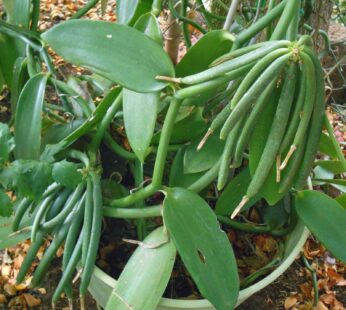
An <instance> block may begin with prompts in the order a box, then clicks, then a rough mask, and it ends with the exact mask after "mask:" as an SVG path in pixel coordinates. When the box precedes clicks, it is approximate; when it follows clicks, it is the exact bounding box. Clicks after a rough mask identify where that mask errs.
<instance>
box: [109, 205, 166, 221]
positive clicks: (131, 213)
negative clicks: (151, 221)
mask: <svg viewBox="0 0 346 310" xmlns="http://www.w3.org/2000/svg"><path fill="white" fill-rule="evenodd" d="M103 215H104V216H106V217H113V218H122V219H141V218H147V217H158V216H162V206H152V207H146V208H141V209H137V208H136V209H127V208H110V207H103Z"/></svg>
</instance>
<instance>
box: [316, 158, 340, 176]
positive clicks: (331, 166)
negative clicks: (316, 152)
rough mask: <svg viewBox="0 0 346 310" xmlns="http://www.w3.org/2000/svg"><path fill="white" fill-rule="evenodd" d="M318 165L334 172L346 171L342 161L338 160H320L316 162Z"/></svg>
mask: <svg viewBox="0 0 346 310" xmlns="http://www.w3.org/2000/svg"><path fill="white" fill-rule="evenodd" d="M315 165H316V166H319V167H322V168H323V169H325V170H327V171H330V172H331V173H333V174H340V173H344V172H346V171H345V169H344V168H343V166H342V163H341V162H340V161H338V160H318V161H316V162H315Z"/></svg>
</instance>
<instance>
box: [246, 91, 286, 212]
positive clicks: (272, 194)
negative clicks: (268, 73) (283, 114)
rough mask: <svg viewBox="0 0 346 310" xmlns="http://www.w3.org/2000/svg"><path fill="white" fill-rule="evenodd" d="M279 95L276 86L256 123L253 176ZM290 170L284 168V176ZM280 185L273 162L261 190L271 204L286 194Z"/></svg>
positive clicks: (251, 153)
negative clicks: (280, 188)
mask: <svg viewBox="0 0 346 310" xmlns="http://www.w3.org/2000/svg"><path fill="white" fill-rule="evenodd" d="M279 96H280V89H278V88H275V90H274V92H273V94H272V96H271V97H270V99H269V100H268V105H267V109H265V110H264V111H263V113H262V115H261V118H260V119H259V120H258V122H257V123H256V129H255V130H254V131H253V134H252V136H251V139H250V145H249V157H250V158H249V167H250V173H251V176H253V175H254V173H255V171H256V169H257V166H258V164H259V161H260V159H261V156H262V153H263V150H264V148H265V145H266V142H267V138H268V135H269V132H270V129H271V126H272V121H273V118H274V115H275V112H276V107H277V103H278V99H279ZM284 154H286V153H284ZM291 162H292V161H290V162H289V164H290V163H291ZM288 170H289V169H288V167H287V168H286V169H285V170H283V172H282V178H283V176H284V175H285V173H286V171H288ZM279 186H280V184H279V183H277V182H276V166H275V164H274V162H273V166H272V169H271V171H270V174H269V176H268V178H267V180H266V182H265V183H264V185H263V187H262V189H261V190H260V195H261V196H262V197H263V198H265V200H266V201H267V202H268V204H269V205H274V204H275V203H277V202H278V201H279V200H280V199H281V198H282V197H283V196H284V195H285V193H281V194H280V193H279Z"/></svg>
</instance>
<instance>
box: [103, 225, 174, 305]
mask: <svg viewBox="0 0 346 310" xmlns="http://www.w3.org/2000/svg"><path fill="white" fill-rule="evenodd" d="M175 255H176V249H175V247H174V245H173V243H172V242H171V241H170V240H169V237H168V234H167V232H166V231H165V229H164V228H163V227H159V228H157V229H156V230H154V231H153V232H152V233H151V234H150V235H148V236H147V237H146V238H145V240H144V241H143V244H142V245H140V246H139V247H138V248H137V249H136V251H135V252H134V253H133V255H132V256H131V258H130V260H129V261H128V262H127V264H126V266H125V269H124V270H123V272H122V273H121V275H120V277H119V281H118V282H117V285H116V287H115V288H114V290H113V292H112V294H111V297H110V298H109V300H108V303H107V306H106V310H113V309H117V310H128V309H133V310H143V309H147V310H151V309H153V310H154V309H156V306H157V304H158V303H159V301H160V298H161V296H162V294H163V292H164V290H165V288H166V286H167V284H168V281H169V278H170V275H171V272H172V269H173V264H174V260H175Z"/></svg>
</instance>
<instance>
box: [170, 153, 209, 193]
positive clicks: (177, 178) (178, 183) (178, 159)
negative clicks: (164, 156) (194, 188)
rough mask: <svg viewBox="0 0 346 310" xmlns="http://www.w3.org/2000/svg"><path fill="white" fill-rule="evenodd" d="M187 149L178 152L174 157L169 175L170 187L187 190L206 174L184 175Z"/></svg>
mask: <svg viewBox="0 0 346 310" xmlns="http://www.w3.org/2000/svg"><path fill="white" fill-rule="evenodd" d="M185 149H186V148H185V147H182V148H180V149H179V150H178V152H177V154H176V155H175V157H174V161H173V164H172V166H171V170H170V173H169V186H170V187H184V188H187V187H189V186H190V185H191V184H193V183H194V182H195V181H197V180H198V179H199V178H200V177H201V176H202V175H203V174H204V172H199V173H191V174H189V173H184V154H185Z"/></svg>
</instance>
